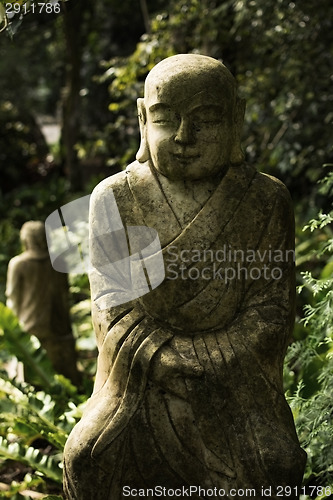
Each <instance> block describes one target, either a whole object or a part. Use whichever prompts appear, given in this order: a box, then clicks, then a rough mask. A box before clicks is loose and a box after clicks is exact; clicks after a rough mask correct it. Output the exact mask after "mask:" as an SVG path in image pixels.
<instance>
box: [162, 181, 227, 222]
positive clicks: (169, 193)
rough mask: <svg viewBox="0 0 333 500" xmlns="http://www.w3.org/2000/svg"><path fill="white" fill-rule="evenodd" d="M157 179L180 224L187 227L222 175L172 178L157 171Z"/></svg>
mask: <svg viewBox="0 0 333 500" xmlns="http://www.w3.org/2000/svg"><path fill="white" fill-rule="evenodd" d="M155 174H156V177H157V180H158V182H159V184H160V186H161V189H162V190H163V192H164V194H165V197H166V199H167V200H168V203H169V205H170V207H171V208H172V210H173V212H174V214H175V216H176V217H177V219H178V221H179V223H180V225H181V226H182V227H185V226H186V225H187V224H188V223H189V222H191V220H193V218H194V217H195V216H196V215H197V214H198V212H199V211H200V210H201V209H202V207H203V206H204V205H205V203H206V202H207V201H208V200H209V198H210V197H211V196H212V194H213V193H214V191H215V189H216V187H217V186H218V185H219V183H220V181H221V178H222V175H219V176H214V177H208V178H205V179H200V180H178V179H177V180H170V179H168V178H167V177H165V176H164V175H162V174H160V173H159V172H156V171H155Z"/></svg>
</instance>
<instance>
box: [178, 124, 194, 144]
mask: <svg viewBox="0 0 333 500" xmlns="http://www.w3.org/2000/svg"><path fill="white" fill-rule="evenodd" d="M175 142H177V143H179V144H193V143H194V142H195V136H194V130H193V124H192V123H191V121H190V120H188V119H186V118H185V119H184V118H183V119H182V120H181V122H180V125H179V128H178V130H177V134H176V136H175Z"/></svg>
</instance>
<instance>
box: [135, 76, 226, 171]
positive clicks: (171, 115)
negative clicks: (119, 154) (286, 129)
mask: <svg viewBox="0 0 333 500" xmlns="http://www.w3.org/2000/svg"><path fill="white" fill-rule="evenodd" d="M146 90H147V91H148V92H146V94H148V95H146V98H145V106H146V114H147V122H146V139H147V143H148V147H149V152H150V157H151V160H152V163H153V165H154V167H155V169H156V170H157V171H158V172H160V173H161V174H163V175H165V176H166V177H168V178H169V179H171V180H177V179H184V180H197V179H202V178H207V177H211V176H214V175H216V174H217V173H219V172H221V171H222V170H223V168H224V166H225V165H227V164H228V163H229V158H230V150H231V142H232V131H231V129H232V117H231V108H232V101H231V99H230V90H228V89H224V88H221V85H216V80H212V79H210V78H209V75H208V77H207V75H206V76H205V77H204V78H202V76H201V77H200V76H197V75H196V74H195V73H192V74H187V75H184V74H183V75H181V78H179V77H178V78H175V79H173V78H169V79H167V80H166V81H163V79H162V82H161V81H160V80H153V81H152V82H148V85H147V88H146Z"/></svg>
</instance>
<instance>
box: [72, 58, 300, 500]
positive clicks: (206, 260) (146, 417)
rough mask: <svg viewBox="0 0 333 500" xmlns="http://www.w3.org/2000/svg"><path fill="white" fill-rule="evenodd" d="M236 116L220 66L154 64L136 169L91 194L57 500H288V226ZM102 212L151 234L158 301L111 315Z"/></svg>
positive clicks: (275, 186)
mask: <svg viewBox="0 0 333 500" xmlns="http://www.w3.org/2000/svg"><path fill="white" fill-rule="evenodd" d="M244 108H245V105H244V102H243V101H242V99H240V98H239V97H238V95H237V92H236V85H235V81H234V78H233V77H232V75H231V74H230V72H229V71H228V70H227V68H226V67H225V66H224V65H223V64H222V63H220V62H219V61H217V60H215V59H212V58H210V57H206V56H201V55H195V54H186V55H178V56H173V57H170V58H167V59H165V60H164V61H162V62H160V63H159V64H157V65H156V66H155V67H154V68H153V69H152V71H151V72H150V73H149V75H148V77H147V79H146V83H145V96H144V99H139V100H138V110H139V120H140V131H141V145H140V149H139V151H138V153H137V160H136V161H135V162H133V163H132V164H131V165H129V166H128V167H127V169H126V171H124V172H120V173H119V174H117V175H114V176H112V177H110V178H108V179H105V180H104V181H102V182H101V183H100V184H99V185H98V186H97V188H96V189H95V190H94V192H93V194H92V197H91V203H90V240H91V245H90V258H91V264H92V270H91V273H90V284H91V293H92V316H93V323H94V329H95V333H96V338H97V344H98V349H99V358H98V367H97V374H96V382H95V388H94V393H93V395H92V397H91V399H90V401H89V402H88V404H87V406H86V408H85V412H84V415H83V418H82V420H81V421H80V422H79V423H78V424H77V426H76V427H75V428H74V430H73V431H72V433H71V435H70V437H69V439H68V441H67V444H66V447H65V464H64V465H65V467H64V470H65V481H64V490H65V495H66V498H67V499H68V500H120V499H123V498H124V497H129V498H134V497H136V496H144V497H151V498H157V497H158V496H163V498H174V496H180V497H183V498H186V497H187V496H189V488H190V487H192V488H193V487H197V490H193V489H191V495H190V496H191V498H192V499H196V500H198V499H203V498H209V497H212V496H214V498H235V499H241V498H244V495H245V496H252V497H253V498H256V499H257V500H258V499H261V498H265V497H266V496H267V492H268V491H270V498H271V499H278V498H279V493H280V490H279V489H278V487H280V488H281V487H284V486H289V487H290V488H292V489H291V491H292V495H291V498H297V497H298V491H299V487H300V485H301V482H302V475H303V471H304V464H305V458H306V457H305V453H304V451H303V450H301V448H300V446H299V442H298V439H297V435H296V431H295V426H294V422H293V417H292V413H291V411H290V408H289V406H288V404H287V402H286V400H285V397H284V392H283V379H282V367H283V359H284V355H285V352H286V349H287V346H288V344H289V342H290V338H291V333H292V329H293V322H294V294H295V283H294V258H293V257H294V255H293V248H294V221H293V210H292V204H291V200H290V195H289V193H288V191H287V189H286V188H285V186H284V185H283V184H282V183H281V182H280V181H278V180H277V179H274V178H272V177H270V176H267V175H264V174H261V173H259V172H257V171H256V169H255V168H254V167H253V166H250V165H247V164H246V163H245V162H244V157H243V154H242V150H241V145H240V135H241V129H242V124H243V117H244ZM113 197H114V198H113ZM113 199H115V200H116V202H117V205H118V209H119V213H120V216H121V219H122V224H123V226H127V227H131V226H133V227H140V226H141V227H144V226H145V227H149V228H153V229H154V230H155V231H156V232H157V233H158V235H159V239H160V243H161V248H162V255H163V259H164V267H165V279H164V281H163V282H162V283H161V284H160V285H159V286H158V287H157V288H155V289H152V290H151V291H149V293H146V294H144V295H142V296H141V297H138V298H137V299H135V300H131V301H129V302H127V303H126V304H123V305H120V306H119V305H118V306H116V307H112V303H111V299H112V296H113V295H114V294H116V293H117V292H118V290H121V285H122V283H121V279H120V278H118V277H117V276H116V277H113V276H112V278H113V281H112V280H111V279H110V280H109V279H108V278H109V277H108V276H107V274H106V273H105V269H106V267H107V266H106V262H107V259H108V258H109V259H110V260H111V257H112V254H113V253H114V249H113V247H114V246H116V245H115V244H114V242H113V241H112V238H111V237H109V238H108V235H107V224H108V222H109V224H110V227H111V225H112V217H111V215H110V207H111V206H112V204H111V201H112V200H113ZM108 214H109V215H108ZM108 217H109V219H108ZM148 264H149V262H148V258H147V266H146V270H147V273H146V274H147V279H148V276H149V272H152V273H154V269H153V270H151V269H150V267H149V265H148ZM117 280H118V282H117ZM112 283H113V285H111V284H112ZM117 283H118V284H117ZM109 299H110V302H108V300H109ZM108 304H109V305H108ZM199 487H200V490H199ZM163 488H165V490H163ZM269 488H271V489H269ZM168 491H169V492H170V493H168ZM214 491H215V493H214V494H213V493H212V492H214ZM245 491H247V492H248V493H244V492H245ZM161 492H162V493H161ZM173 492H174V493H173ZM237 492H239V494H238V493H237ZM265 492H266V493H265Z"/></svg>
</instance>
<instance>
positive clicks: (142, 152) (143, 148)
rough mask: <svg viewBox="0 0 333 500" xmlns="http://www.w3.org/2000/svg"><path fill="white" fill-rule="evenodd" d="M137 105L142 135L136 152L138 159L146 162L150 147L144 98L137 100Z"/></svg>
mask: <svg viewBox="0 0 333 500" xmlns="http://www.w3.org/2000/svg"><path fill="white" fill-rule="evenodd" d="M137 106H138V117H139V126H140V135H141V142H140V147H139V151H138V152H137V153H136V159H137V160H138V161H139V162H140V163H144V162H146V161H147V160H149V149H148V144H147V139H146V136H147V132H146V130H147V127H146V124H147V114H146V106H145V102H144V99H142V98H140V99H138V100H137Z"/></svg>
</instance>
